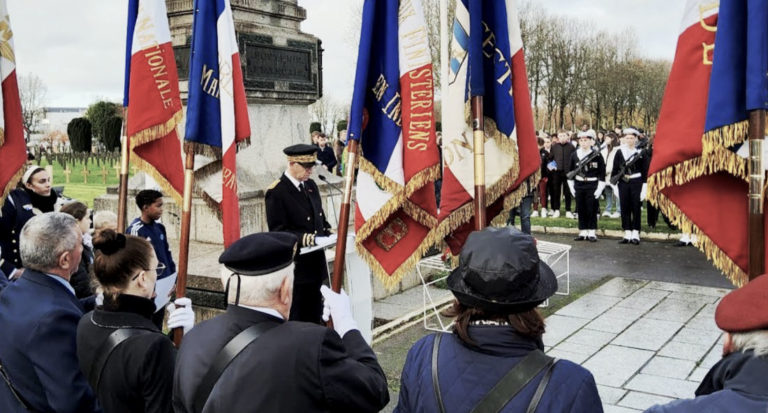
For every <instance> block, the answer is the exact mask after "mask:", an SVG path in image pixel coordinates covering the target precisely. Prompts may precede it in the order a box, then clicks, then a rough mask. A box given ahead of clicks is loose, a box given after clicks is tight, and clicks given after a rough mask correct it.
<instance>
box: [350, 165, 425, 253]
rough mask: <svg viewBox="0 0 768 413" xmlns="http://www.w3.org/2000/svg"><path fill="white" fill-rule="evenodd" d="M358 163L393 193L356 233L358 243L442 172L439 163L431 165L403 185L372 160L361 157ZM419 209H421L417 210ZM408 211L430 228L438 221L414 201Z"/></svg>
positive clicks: (364, 170)
mask: <svg viewBox="0 0 768 413" xmlns="http://www.w3.org/2000/svg"><path fill="white" fill-rule="evenodd" d="M358 165H359V167H360V170H362V171H363V172H365V173H367V174H369V175H371V176H372V177H373V179H374V182H376V184H377V185H379V186H380V187H381V188H382V189H384V190H385V191H387V192H389V193H390V194H391V195H392V198H390V199H389V200H388V201H387V202H386V203H385V204H384V205H383V206H382V207H381V208H379V210H378V211H376V213H375V214H373V216H371V217H370V218H368V219H367V220H366V221H365V223H364V224H363V225H362V226H361V227H360V228H359V229H358V230H357V234H356V235H357V240H358V241H357V242H358V243H360V242H362V241H364V240H365V239H367V238H368V237H369V236H370V235H371V234H372V233H373V232H374V231H375V230H376V229H378V228H379V227H381V226H382V225H384V223H385V222H386V221H387V219H389V217H390V216H391V215H392V214H394V213H395V212H396V211H397V210H399V209H400V208H402V207H404V205H405V204H407V203H409V202H410V201H408V197H409V196H411V195H412V194H413V192H415V191H416V190H418V189H421V188H422V187H423V186H424V185H426V184H427V183H431V182H433V181H434V180H435V178H436V177H437V176H439V172H440V170H439V168H438V166H437V165H433V166H430V167H428V168H426V169H424V170H422V171H420V172H419V173H417V174H416V175H414V176H413V177H412V178H411V180H410V181H409V182H408V185H407V186H406V187H403V186H402V185H400V184H398V183H397V182H395V181H393V180H391V179H390V178H388V177H387V176H385V175H384V174H382V173H381V172H380V171H379V170H378V169H377V168H376V167H375V166H374V165H373V164H372V163H371V162H370V161H368V160H367V159H365V158H362V157H361V158H360V159H359V162H358ZM414 181H415V182H414ZM412 183H413V184H412ZM419 183H420V184H421V185H420V186H418V187H417V184H419ZM417 209H418V210H419V211H417ZM409 211H410V212H409ZM406 213H408V215H409V216H411V218H413V219H414V220H416V221H418V222H419V223H420V224H422V225H424V226H426V227H428V228H431V227H433V226H434V225H436V223H437V218H434V217H431V215H430V214H428V213H427V212H426V211H424V210H423V209H421V208H419V207H417V206H416V205H415V204H412V203H411V205H409V206H408V209H406ZM428 217H431V218H432V219H430V218H428Z"/></svg>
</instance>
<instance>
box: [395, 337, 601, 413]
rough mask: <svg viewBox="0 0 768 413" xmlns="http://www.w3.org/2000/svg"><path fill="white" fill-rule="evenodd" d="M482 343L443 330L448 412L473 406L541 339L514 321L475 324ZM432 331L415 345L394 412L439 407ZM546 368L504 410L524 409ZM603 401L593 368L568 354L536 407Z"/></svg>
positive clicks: (596, 412)
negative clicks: (521, 330) (514, 325)
mask: <svg viewBox="0 0 768 413" xmlns="http://www.w3.org/2000/svg"><path fill="white" fill-rule="evenodd" d="M469 333H470V337H472V339H473V340H474V341H475V342H476V343H477V344H478V346H477V348H474V349H472V348H469V347H468V346H466V345H465V344H463V343H462V342H461V340H460V339H459V338H458V336H456V335H455V334H444V335H443V338H442V342H441V343H440V350H439V353H438V374H439V379H440V388H441V394H442V396H443V404H444V405H445V410H446V412H447V413H454V412H468V411H471V410H472V409H473V408H474V407H475V406H476V405H477V404H478V403H479V402H480V401H481V400H482V399H483V397H484V396H485V395H486V394H487V393H488V392H489V391H490V390H491V388H493V386H495V385H496V383H498V382H499V380H501V378H502V377H503V376H504V375H505V374H506V373H507V372H508V371H509V370H510V369H511V368H512V367H514V366H515V365H516V364H517V363H518V362H519V361H520V360H522V358H523V357H524V356H525V355H527V354H528V353H529V352H531V351H533V350H535V349H536V348H539V349H541V348H543V345H542V344H541V342H538V343H537V342H536V341H535V340H533V339H530V338H527V337H523V336H521V335H518V334H517V333H516V332H515V331H514V330H513V329H512V327H509V326H470V327H469ZM434 338H435V335H434V334H432V335H428V336H426V337H423V338H422V339H421V340H419V341H418V342H416V344H414V345H413V347H411V349H410V351H409V352H408V356H407V358H406V360H405V365H404V366H403V373H402V377H401V387H400V399H399V401H398V404H397V407H396V408H395V412H396V413H397V412H399V413H406V412H414V413H416V412H438V411H439V409H438V407H437V401H436V400H435V393H434V387H433V386H432V369H431V361H432V345H433V343H434ZM542 376H543V372H542V373H539V375H538V376H537V377H536V378H534V379H533V380H531V382H530V383H528V385H527V386H526V387H524V388H523V389H522V390H521V391H520V392H519V393H518V394H517V396H515V397H514V398H513V399H512V400H511V401H510V402H509V403H508V404H507V405H506V406H505V407H504V408H503V409H502V410H501V411H502V412H505V413H510V412H524V411H525V410H526V409H527V408H528V404H529V403H530V401H531V399H532V398H533V393H534V391H535V390H536V387H537V386H538V385H539V381H541V377H542ZM602 411H603V406H602V404H601V402H600V396H599V395H598V394H597V386H596V385H595V379H594V378H593V377H592V374H591V373H590V372H589V371H587V370H586V369H584V368H583V367H581V366H579V365H577V364H575V363H572V362H570V361H568V360H558V361H557V363H556V364H555V367H554V370H553V371H552V377H551V379H550V381H549V384H548V385H547V389H546V391H545V392H544V395H543V396H542V398H541V401H540V403H539V406H538V408H537V409H536V412H547V413H557V412H572V413H580V412H584V413H601V412H602Z"/></svg>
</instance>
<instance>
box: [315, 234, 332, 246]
mask: <svg viewBox="0 0 768 413" xmlns="http://www.w3.org/2000/svg"><path fill="white" fill-rule="evenodd" d="M334 242H336V234H331V235H329V236H327V237H315V245H320V246H325V245H330V244H333V243H334Z"/></svg>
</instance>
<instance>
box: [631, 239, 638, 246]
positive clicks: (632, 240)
mask: <svg viewBox="0 0 768 413" xmlns="http://www.w3.org/2000/svg"><path fill="white" fill-rule="evenodd" d="M629 243H630V244H632V245H640V240H639V239H631V240H629Z"/></svg>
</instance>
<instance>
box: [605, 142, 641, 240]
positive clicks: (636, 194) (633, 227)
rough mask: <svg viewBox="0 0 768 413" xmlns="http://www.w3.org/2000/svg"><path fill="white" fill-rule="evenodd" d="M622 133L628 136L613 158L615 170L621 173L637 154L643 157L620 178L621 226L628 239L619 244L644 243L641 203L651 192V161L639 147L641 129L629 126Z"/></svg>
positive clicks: (625, 237)
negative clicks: (648, 180) (641, 229)
mask: <svg viewBox="0 0 768 413" xmlns="http://www.w3.org/2000/svg"><path fill="white" fill-rule="evenodd" d="M622 133H623V135H624V136H623V137H622V138H621V148H620V149H619V151H618V152H616V157H615V158H614V159H613V173H619V172H620V171H621V170H622V168H623V167H624V164H626V163H627V161H629V160H631V159H632V157H633V156H640V157H642V158H641V159H639V160H638V161H637V162H635V163H634V164H633V165H632V166H630V167H628V168H626V169H625V170H624V171H623V174H622V176H621V177H620V178H619V182H618V187H619V205H620V206H621V229H623V230H624V238H622V240H621V241H619V243H620V244H633V245H640V219H641V216H640V206H641V205H642V202H643V200H645V195H646V191H647V184H646V181H647V179H648V166H649V163H650V160H649V159H648V158H649V157H648V156H645V155H644V154H643V152H642V151H640V150H639V149H637V148H636V145H637V138H638V137H639V136H640V132H639V131H638V130H637V129H635V128H626V129H624V130H623V131H622Z"/></svg>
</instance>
